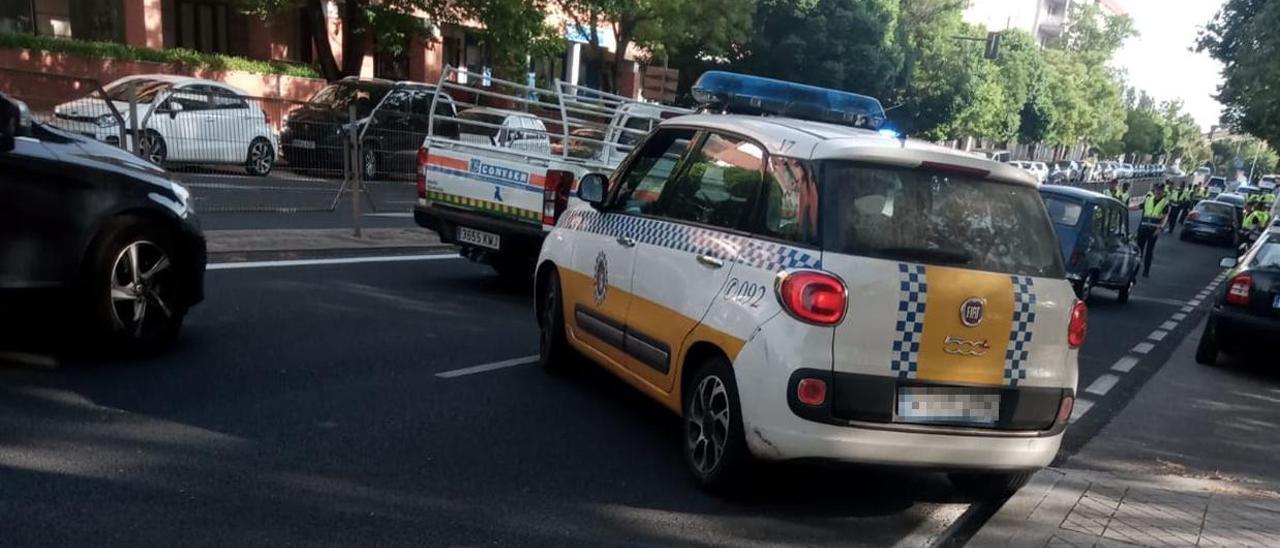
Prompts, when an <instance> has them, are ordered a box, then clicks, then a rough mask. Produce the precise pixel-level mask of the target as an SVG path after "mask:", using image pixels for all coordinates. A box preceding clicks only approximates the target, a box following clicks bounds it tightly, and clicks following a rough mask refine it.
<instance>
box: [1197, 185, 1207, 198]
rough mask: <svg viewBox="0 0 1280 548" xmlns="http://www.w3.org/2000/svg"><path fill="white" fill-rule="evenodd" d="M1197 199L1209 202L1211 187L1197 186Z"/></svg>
mask: <svg viewBox="0 0 1280 548" xmlns="http://www.w3.org/2000/svg"><path fill="white" fill-rule="evenodd" d="M1196 199H1197V200H1208V199H1209V187H1207V186H1205V185H1203V184H1199V185H1196Z"/></svg>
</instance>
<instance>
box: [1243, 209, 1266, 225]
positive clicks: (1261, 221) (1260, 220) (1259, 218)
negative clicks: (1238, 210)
mask: <svg viewBox="0 0 1280 548" xmlns="http://www.w3.org/2000/svg"><path fill="white" fill-rule="evenodd" d="M1269 217H1270V215H1267V212H1265V211H1261V210H1257V211H1254V212H1253V213H1250V214H1248V215H1247V216H1245V218H1244V229H1245V230H1253V229H1255V228H1264V227H1266V226H1267V221H1269V220H1270V219H1269Z"/></svg>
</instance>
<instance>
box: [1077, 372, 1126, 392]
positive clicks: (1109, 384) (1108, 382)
mask: <svg viewBox="0 0 1280 548" xmlns="http://www.w3.org/2000/svg"><path fill="white" fill-rule="evenodd" d="M1117 382H1120V377H1117V376H1115V375H1112V374H1110V373H1107V374H1105V375H1103V376H1101V377H1098V378H1097V379H1095V380H1094V381H1093V384H1090V385H1089V387H1088V388H1086V389H1084V391H1085V392H1088V393H1090V394H1094V395H1097V396H1105V395H1107V392H1110V391H1111V389H1112V388H1114V387H1115V385H1116V383H1117Z"/></svg>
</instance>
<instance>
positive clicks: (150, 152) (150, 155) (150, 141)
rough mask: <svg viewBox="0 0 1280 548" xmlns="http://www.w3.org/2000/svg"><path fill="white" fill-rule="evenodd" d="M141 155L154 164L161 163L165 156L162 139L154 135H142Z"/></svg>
mask: <svg viewBox="0 0 1280 548" xmlns="http://www.w3.org/2000/svg"><path fill="white" fill-rule="evenodd" d="M142 157H143V158H146V159H147V161H148V162H151V163H153V164H155V165H161V164H163V163H164V158H165V149H164V140H163V139H161V138H160V137H159V136H156V135H147V136H144V137H143V138H142Z"/></svg>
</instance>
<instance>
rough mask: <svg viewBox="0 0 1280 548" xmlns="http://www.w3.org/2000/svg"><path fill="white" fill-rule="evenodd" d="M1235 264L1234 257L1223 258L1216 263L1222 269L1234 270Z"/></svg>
mask: <svg viewBox="0 0 1280 548" xmlns="http://www.w3.org/2000/svg"><path fill="white" fill-rule="evenodd" d="M1236 264H1238V263H1237V261H1236V259H1235V257H1223V258H1222V260H1221V261H1218V266H1220V267H1222V268H1235V267H1236Z"/></svg>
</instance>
